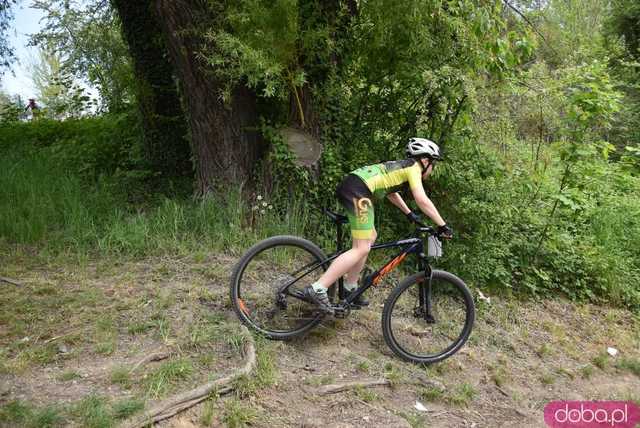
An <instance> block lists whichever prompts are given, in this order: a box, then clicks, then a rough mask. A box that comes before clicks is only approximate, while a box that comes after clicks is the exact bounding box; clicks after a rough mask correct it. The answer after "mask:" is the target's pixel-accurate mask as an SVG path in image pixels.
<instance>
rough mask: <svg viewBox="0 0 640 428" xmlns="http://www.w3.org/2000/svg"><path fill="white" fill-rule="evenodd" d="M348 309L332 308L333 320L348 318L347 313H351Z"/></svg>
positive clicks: (341, 307)
mask: <svg viewBox="0 0 640 428" xmlns="http://www.w3.org/2000/svg"><path fill="white" fill-rule="evenodd" d="M351 309H352V308H350V307H348V308H347V307H344V306H334V307H333V316H334V317H335V318H346V317H347V316H349V313H350V312H351Z"/></svg>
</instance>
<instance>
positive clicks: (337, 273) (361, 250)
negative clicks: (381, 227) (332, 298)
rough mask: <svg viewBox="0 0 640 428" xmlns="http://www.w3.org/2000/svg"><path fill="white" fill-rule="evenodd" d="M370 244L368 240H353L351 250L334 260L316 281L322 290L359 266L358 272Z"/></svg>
mask: <svg viewBox="0 0 640 428" xmlns="http://www.w3.org/2000/svg"><path fill="white" fill-rule="evenodd" d="M371 243H372V241H371V240H369V239H354V240H353V248H351V249H350V250H349V251H346V252H344V253H343V254H341V255H340V256H339V257H338V258H337V259H335V260H334V261H333V263H331V266H329V269H327V271H326V272H325V273H324V274H322V276H321V277H320V279H318V283H319V284H320V285H322V286H323V287H324V288H329V286H330V285H331V284H333V283H334V282H336V281H337V280H338V278H340V277H341V276H342V275H344V274H345V273H347V272H348V271H350V270H352V269H354V268H355V267H356V265H358V264H360V268H359V270H358V272H360V269H362V266H364V262H365V261H366V260H367V256H368V255H369V250H370V249H371Z"/></svg>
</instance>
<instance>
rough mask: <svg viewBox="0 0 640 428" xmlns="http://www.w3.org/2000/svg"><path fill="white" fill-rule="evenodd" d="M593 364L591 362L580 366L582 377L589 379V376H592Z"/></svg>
mask: <svg viewBox="0 0 640 428" xmlns="http://www.w3.org/2000/svg"><path fill="white" fill-rule="evenodd" d="M593 371H594V369H593V366H592V365H591V364H587V365H585V366H583V367H581V368H580V375H581V376H582V378H583V379H587V380H588V379H591V376H593Z"/></svg>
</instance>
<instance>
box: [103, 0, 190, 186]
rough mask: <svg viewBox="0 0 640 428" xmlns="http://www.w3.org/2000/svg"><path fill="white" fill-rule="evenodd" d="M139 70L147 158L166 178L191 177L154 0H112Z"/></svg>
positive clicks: (138, 93)
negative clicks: (152, 1)
mask: <svg viewBox="0 0 640 428" xmlns="http://www.w3.org/2000/svg"><path fill="white" fill-rule="evenodd" d="M113 7H114V8H115V9H116V10H117V12H118V16H119V17H120V21H121V22H122V31H123V36H124V40H126V43H127V45H128V49H129V54H130V55H131V58H132V61H133V68H134V72H135V93H136V98H137V107H138V111H139V112H140V118H141V122H142V129H143V138H144V147H145V152H146V157H147V159H148V160H149V161H150V163H151V166H152V168H153V169H154V171H157V172H160V173H161V174H162V175H163V176H164V177H166V178H170V177H173V176H182V177H184V176H191V175H192V166H191V149H190V147H189V142H188V140H187V137H186V134H187V123H186V119H185V115H184V113H183V110H182V108H181V100H180V97H179V95H178V90H177V87H176V83H175V80H174V75H175V72H174V69H173V66H172V65H171V63H170V62H169V58H168V53H167V49H166V45H165V44H164V41H163V37H162V33H161V28H160V26H159V24H158V21H157V19H156V18H155V16H154V11H153V8H152V4H151V2H150V1H135V2H132V1H128V0H113Z"/></svg>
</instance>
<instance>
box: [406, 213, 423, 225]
mask: <svg viewBox="0 0 640 428" xmlns="http://www.w3.org/2000/svg"><path fill="white" fill-rule="evenodd" d="M407 218H408V219H409V221H410V222H411V223H420V216H419V215H418V214H416V213H414V212H413V211H409V212H408V213H407Z"/></svg>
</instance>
